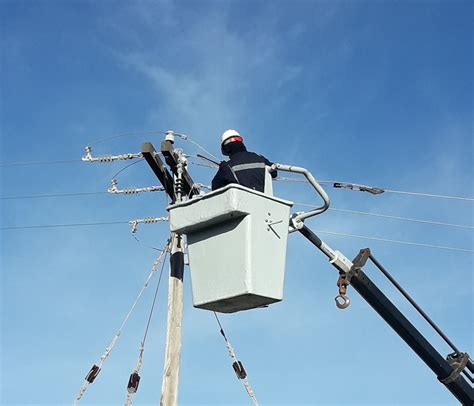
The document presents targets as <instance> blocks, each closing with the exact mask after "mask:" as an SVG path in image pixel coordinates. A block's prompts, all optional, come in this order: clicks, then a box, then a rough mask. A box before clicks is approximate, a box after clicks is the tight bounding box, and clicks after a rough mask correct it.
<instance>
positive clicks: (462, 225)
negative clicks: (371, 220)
mask: <svg viewBox="0 0 474 406" xmlns="http://www.w3.org/2000/svg"><path fill="white" fill-rule="evenodd" d="M295 206H304V207H317V206H315V205H312V204H305V203H295ZM329 210H331V211H337V212H341V213H350V214H359V215H364V216H373V217H380V218H387V219H393V220H403V221H411V222H414V223H421V224H432V225H437V226H443V227H457V228H466V229H470V230H472V229H474V226H466V225H464V224H452V223H443V222H440V221H431V220H421V219H415V218H411V217H401V216H390V215H387V214H378V213H369V212H365V211H356V210H345V209H336V208H332V207H330V208H329Z"/></svg>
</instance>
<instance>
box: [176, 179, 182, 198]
mask: <svg viewBox="0 0 474 406" xmlns="http://www.w3.org/2000/svg"><path fill="white" fill-rule="evenodd" d="M182 193H183V180H182V179H179V178H178V179H176V194H182Z"/></svg>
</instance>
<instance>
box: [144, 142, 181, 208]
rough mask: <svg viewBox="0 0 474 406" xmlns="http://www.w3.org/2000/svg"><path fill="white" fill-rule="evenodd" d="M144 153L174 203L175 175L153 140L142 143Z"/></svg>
mask: <svg viewBox="0 0 474 406" xmlns="http://www.w3.org/2000/svg"><path fill="white" fill-rule="evenodd" d="M142 154H143V158H145V160H146V161H147V162H148V165H150V168H151V169H152V171H153V172H154V174H155V175H156V177H157V178H158V180H159V181H160V183H161V184H162V185H163V187H164V188H165V191H166V193H167V194H168V196H169V197H170V198H171V201H172V202H173V203H174V202H175V201H176V196H175V193H174V187H173V184H174V180H173V176H171V174H170V173H169V171H168V169H167V168H166V166H165V164H164V163H163V161H162V160H161V159H160V157H159V155H158V153H157V152H156V150H155V147H154V146H153V144H152V143H151V142H145V143H143V144H142Z"/></svg>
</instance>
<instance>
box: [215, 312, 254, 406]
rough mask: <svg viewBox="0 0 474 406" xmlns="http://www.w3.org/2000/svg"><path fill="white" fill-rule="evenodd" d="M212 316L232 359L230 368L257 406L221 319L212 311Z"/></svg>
mask: <svg viewBox="0 0 474 406" xmlns="http://www.w3.org/2000/svg"><path fill="white" fill-rule="evenodd" d="M213 313H214V316H215V318H216V320H217V324H218V325H219V328H220V333H221V335H222V337H224V341H225V345H226V347H227V352H228V353H229V356H230V358H231V359H232V368H233V369H234V372H235V374H236V375H237V379H239V381H241V382H242V385H243V386H244V388H245V390H246V391H247V394H248V395H249V396H250V398H251V399H252V402H253V404H254V406H259V404H258V400H257V398H256V396H255V393H254V391H253V389H252V386H250V382H249V380H248V375H247V372H246V371H245V368H244V366H243V364H242V362H241V361H239V360H238V359H237V355H236V354H235V351H234V348H233V347H232V345H231V343H230V341H229V340H228V338H227V336H226V334H225V332H224V328H223V327H222V324H221V321H220V320H219V317H217V313H216V312H213Z"/></svg>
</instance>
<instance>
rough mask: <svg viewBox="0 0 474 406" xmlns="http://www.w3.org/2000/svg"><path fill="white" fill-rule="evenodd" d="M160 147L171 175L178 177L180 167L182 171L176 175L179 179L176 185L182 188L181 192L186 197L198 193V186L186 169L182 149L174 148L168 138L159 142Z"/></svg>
mask: <svg viewBox="0 0 474 406" xmlns="http://www.w3.org/2000/svg"><path fill="white" fill-rule="evenodd" d="M160 149H161V153H162V154H163V156H164V157H165V161H166V163H167V164H168V166H169V167H170V169H171V172H172V173H173V175H175V176H176V177H178V171H180V170H181V169H182V173H181V174H180V176H179V177H178V178H179V179H181V181H180V182H179V184H178V185H177V186H178V187H179V188H182V194H183V195H186V196H188V197H192V196H195V195H199V188H198V187H197V185H196V184H195V183H194V181H193V180H192V178H191V176H190V175H189V173H188V171H187V169H186V166H187V161H186V157H185V156H184V154H183V153H182V151H181V150H179V149H174V148H173V142H172V141H171V140H168V139H166V140H165V141H163V142H162V143H161V148H160ZM180 168H181V169H180Z"/></svg>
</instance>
